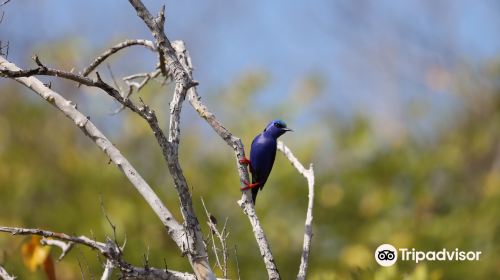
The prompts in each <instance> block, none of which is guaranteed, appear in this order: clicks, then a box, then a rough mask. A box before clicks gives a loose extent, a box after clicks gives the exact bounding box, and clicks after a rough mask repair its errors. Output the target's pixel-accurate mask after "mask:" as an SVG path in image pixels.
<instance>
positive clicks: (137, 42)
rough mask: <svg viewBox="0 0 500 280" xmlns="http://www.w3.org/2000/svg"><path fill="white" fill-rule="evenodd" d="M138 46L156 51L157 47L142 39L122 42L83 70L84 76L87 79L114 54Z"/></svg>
mask: <svg viewBox="0 0 500 280" xmlns="http://www.w3.org/2000/svg"><path fill="white" fill-rule="evenodd" d="M136 45H142V46H145V47H146V48H148V49H150V50H152V51H155V46H154V43H153V42H151V41H149V40H142V39H136V40H126V41H124V42H121V43H119V44H116V45H115V46H113V47H111V48H109V49H107V50H106V51H105V52H103V53H102V54H101V55H99V56H98V57H97V58H96V59H95V60H94V61H93V62H92V63H91V64H90V65H89V66H88V67H87V68H85V69H83V71H82V76H84V77H86V76H88V74H90V72H92V71H94V69H96V68H97V66H99V65H100V64H101V63H103V62H104V60H106V59H107V58H108V57H110V56H111V55H112V54H114V53H116V52H118V51H120V50H122V49H125V48H128V47H130V46H136Z"/></svg>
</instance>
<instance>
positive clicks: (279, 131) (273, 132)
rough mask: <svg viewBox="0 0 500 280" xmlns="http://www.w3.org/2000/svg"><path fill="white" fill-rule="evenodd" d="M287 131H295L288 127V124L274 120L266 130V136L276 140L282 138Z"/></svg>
mask: <svg viewBox="0 0 500 280" xmlns="http://www.w3.org/2000/svg"><path fill="white" fill-rule="evenodd" d="M287 131H293V130H291V129H290V128H288V127H286V123H285V122H284V121H282V120H274V121H272V122H270V123H269V124H268V125H267V126H266V128H265V129H264V134H266V135H270V136H273V137H275V138H278V137H280V136H281V135H283V134H285V132H287Z"/></svg>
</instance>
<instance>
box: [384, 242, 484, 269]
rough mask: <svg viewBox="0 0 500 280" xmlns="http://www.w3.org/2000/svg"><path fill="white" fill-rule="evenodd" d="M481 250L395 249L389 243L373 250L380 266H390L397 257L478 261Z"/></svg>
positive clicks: (405, 259) (410, 259)
mask: <svg viewBox="0 0 500 280" xmlns="http://www.w3.org/2000/svg"><path fill="white" fill-rule="evenodd" d="M481 253H482V252H481V251H462V250H459V249H458V248H455V249H454V250H448V249H445V248H444V249H441V250H439V251H419V250H416V249H415V248H411V249H408V248H399V249H396V248H395V247H394V246H392V245H391V244H382V245H380V246H378V247H377V249H376V250H375V261H377V263H378V264H379V265H381V266H391V265H393V264H395V263H396V261H397V260H398V256H399V259H400V260H401V261H411V262H415V263H419V262H421V261H479V258H480V256H481Z"/></svg>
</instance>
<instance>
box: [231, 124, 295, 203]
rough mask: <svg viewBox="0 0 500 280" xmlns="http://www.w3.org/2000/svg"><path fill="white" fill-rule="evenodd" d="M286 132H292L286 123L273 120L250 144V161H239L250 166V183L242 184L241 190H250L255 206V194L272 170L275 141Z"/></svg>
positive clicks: (244, 159) (245, 159)
mask: <svg viewBox="0 0 500 280" xmlns="http://www.w3.org/2000/svg"><path fill="white" fill-rule="evenodd" d="M287 131H293V130H291V129H290V128H287V127H286V123H285V122H284V121H282V120H274V121H272V122H270V123H269V124H268V125H267V126H266V128H265V129H264V131H263V132H262V133H260V134H259V135H257V136H256V137H255V138H254V139H253V142H252V146H251V149H250V160H248V159H247V158H243V159H242V160H240V163H242V164H248V165H249V166H250V172H251V173H252V183H251V184H250V183H248V182H244V183H245V185H246V187H244V188H242V190H248V189H252V200H253V204H254V205H255V200H256V199H257V193H258V192H259V190H261V189H262V188H263V187H264V184H266V181H267V178H268V177H269V174H270V173H271V169H272V168H273V164H274V158H275V157H276V146H277V143H278V142H277V139H278V137H280V136H281V135H283V134H284V133H285V132H287Z"/></svg>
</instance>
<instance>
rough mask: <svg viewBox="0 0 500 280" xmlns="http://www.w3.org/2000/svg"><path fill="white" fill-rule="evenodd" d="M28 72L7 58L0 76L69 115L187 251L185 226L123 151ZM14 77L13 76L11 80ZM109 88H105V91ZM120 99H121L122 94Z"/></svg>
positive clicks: (62, 98) (85, 79)
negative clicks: (11, 80) (32, 92)
mask: <svg viewBox="0 0 500 280" xmlns="http://www.w3.org/2000/svg"><path fill="white" fill-rule="evenodd" d="M45 71H49V70H45ZM25 72H29V71H21V70H20V69H19V68H18V67H17V66H15V65H14V64H12V63H10V62H8V61H7V60H5V59H4V58H3V57H0V74H2V75H4V76H7V77H12V78H14V79H15V80H16V81H17V82H19V83H21V84H23V85H24V86H26V87H28V88H30V89H31V90H33V91H34V92H35V93H36V94H38V95H39V96H40V97H42V98H43V99H45V100H46V101H47V102H49V103H50V104H52V105H53V106H55V107H56V108H57V109H59V110H60V111H62V112H63V113H64V114H65V115H66V117H68V118H69V119H71V120H72V121H73V122H74V123H75V124H76V125H77V126H78V127H79V128H80V129H81V130H82V131H83V132H84V134H85V135H87V136H88V137H89V138H90V139H91V140H92V141H94V142H95V143H96V145H97V146H98V147H99V148H101V149H102V150H103V152H104V153H105V154H106V155H107V156H108V157H109V158H110V160H111V161H112V162H113V163H114V164H115V165H116V166H118V168H119V169H120V171H122V172H123V174H124V175H125V176H126V177H127V179H128V180H129V181H130V182H131V183H132V185H133V186H134V187H135V188H136V189H137V191H139V193H140V194H141V195H142V196H143V198H144V199H145V200H146V202H147V203H148V204H149V205H150V207H151V209H153V211H154V212H155V213H156V215H157V216H158V217H159V218H160V220H161V221H162V223H163V225H164V226H165V227H166V229H167V232H168V234H169V235H170V237H171V238H172V239H173V240H174V241H175V242H176V244H177V245H178V246H179V248H184V247H186V245H185V241H184V239H185V237H184V236H185V231H184V228H183V226H182V225H181V224H179V222H177V220H175V218H174V217H173V215H172V213H171V212H170V211H169V210H168V209H167V208H166V207H165V206H164V205H163V203H162V202H161V200H160V198H159V197H158V196H157V195H156V194H155V192H154V191H153V190H152V189H151V187H150V186H149V185H148V183H147V182H146V181H145V180H144V179H143V178H142V177H141V175H140V174H139V173H138V172H137V170H136V169H135V168H134V167H133V166H132V165H131V164H130V163H129V162H128V160H127V159H126V158H125V157H124V156H123V155H122V154H121V153H120V151H119V150H118V149H117V148H116V147H115V146H114V145H113V144H112V143H111V141H109V140H108V139H107V137H106V136H105V135H104V134H103V133H102V132H101V131H100V130H99V129H98V128H97V127H96V126H95V125H94V124H93V123H92V122H91V121H90V120H89V119H88V118H87V117H86V116H85V115H84V114H82V113H81V112H80V111H78V110H77V108H76V104H75V103H73V102H72V101H69V100H67V99H65V98H64V97H62V96H61V95H60V94H58V93H57V92H55V91H53V90H51V89H49V88H48V87H46V86H45V85H44V84H43V83H42V82H41V81H40V80H38V79H36V78H35V77H23V75H26V74H25ZM49 72H50V71H49ZM18 73H23V75H18ZM42 73H43V71H42ZM55 73H58V72H55ZM11 74H13V75H12V76H11ZM68 77H74V76H72V75H69V76H68ZM75 77H78V79H76V80H75V81H78V80H81V81H85V82H89V84H90V85H93V84H101V85H102V83H103V82H102V81H101V82H99V80H100V79H98V80H96V81H94V80H91V79H88V78H85V77H81V76H77V75H75ZM87 79H88V80H87ZM107 87H109V86H107ZM107 87H106V86H104V88H107ZM113 90H114V89H113ZM114 91H115V92H116V94H118V92H117V91H116V90H114ZM110 92H113V91H110ZM108 93H109V92H108ZM118 97H120V95H119V94H118ZM124 103H125V104H126V105H127V107H129V108H131V109H132V108H133V109H132V110H133V111H134V110H137V111H138V112H141V113H142V114H146V115H148V114H149V113H147V112H148V110H146V109H144V108H141V109H139V108H138V107H135V105H133V104H132V103H126V102H124ZM150 116H151V115H150ZM153 116H154V115H153ZM148 123H149V122H148ZM158 129H159V128H158Z"/></svg>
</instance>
